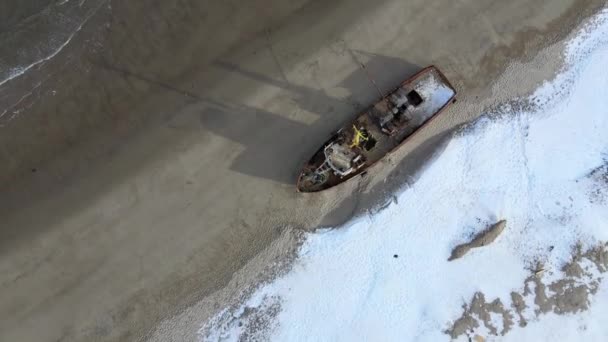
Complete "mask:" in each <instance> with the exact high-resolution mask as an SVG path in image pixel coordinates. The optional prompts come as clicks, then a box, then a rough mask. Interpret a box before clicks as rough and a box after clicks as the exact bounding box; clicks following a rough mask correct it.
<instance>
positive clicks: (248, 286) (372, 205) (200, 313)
mask: <svg viewBox="0 0 608 342" xmlns="http://www.w3.org/2000/svg"><path fill="white" fill-rule="evenodd" d="M600 10H601V9H600ZM596 13H597V12H596ZM594 14H595V13H594ZM594 14H591V15H589V16H586V17H584V18H583V19H581V20H580V21H578V23H577V24H576V25H575V26H574V27H571V28H570V29H569V30H566V31H563V32H562V34H561V35H560V36H559V38H557V40H556V41H554V42H552V43H551V44H548V45H546V46H543V47H542V48H541V49H540V51H538V52H537V53H536V54H533V56H529V55H524V56H521V58H519V59H516V60H514V61H512V63H511V64H509V65H508V66H507V67H506V68H505V71H504V72H503V73H502V74H501V75H500V77H499V78H498V79H497V80H496V81H495V83H494V84H493V85H492V88H499V89H505V88H506V89H509V90H511V89H513V88H514V87H518V92H516V93H515V95H512V94H513V93H512V92H509V93H507V94H503V95H502V96H498V97H493V98H490V99H488V100H486V101H485V102H484V103H483V104H478V103H474V104H473V103H470V102H476V101H475V100H477V99H475V100H472V99H471V98H472V97H473V96H475V95H474V94H467V95H465V96H462V95H461V96H459V101H458V105H460V106H462V105H463V102H464V103H465V104H464V106H466V107H465V108H464V109H463V108H461V109H460V110H459V111H466V110H469V108H470V107H475V108H482V109H481V110H480V111H479V113H480V114H482V113H485V114H484V116H489V118H490V119H491V118H492V117H495V116H502V115H504V114H502V113H503V112H504V110H503V109H501V107H503V106H505V105H507V106H512V105H514V104H516V103H519V102H522V101H521V99H522V98H527V97H529V96H530V95H531V94H532V93H533V92H534V91H535V90H537V89H538V88H539V87H540V86H541V85H542V84H543V83H545V82H551V81H553V80H554V79H555V77H556V76H558V75H559V74H561V73H562V72H564V70H565V69H567V68H568V65H567V64H565V63H564V62H563V60H562V58H563V56H562V52H563V51H564V50H565V46H564V43H565V42H566V41H568V40H570V39H571V38H572V37H573V36H575V34H576V33H577V32H578V31H579V30H581V28H582V27H584V25H585V24H586V23H587V22H588V20H589V19H591V18H592V17H593V15H594ZM556 54H557V55H559V56H560V57H559V58H556V57H555V56H556ZM548 61H550V62H549V63H547V62H548ZM539 69H542V70H543V74H545V75H547V76H546V77H544V78H540V79H539V78H536V79H533V80H530V79H527V75H526V73H527V71H528V70H539ZM522 80H525V81H527V82H526V86H525V87H521V84H522V82H521V81H522ZM459 95H460V94H459ZM461 97H463V98H461ZM463 100H464V101H463ZM469 101H470V102H469ZM524 102H525V101H524ZM524 105H525V104H524ZM530 105H531V106H534V104H530ZM484 108H485V110H484ZM480 118H481V115H480V116H479V117H478V118H477V119H480ZM477 119H474V120H473V121H470V122H466V123H464V124H462V125H459V126H457V127H455V128H454V129H452V130H449V131H448V132H446V133H445V134H444V135H441V136H440V137H436V138H434V139H432V140H431V142H429V145H430V144H432V145H434V147H432V146H429V148H428V149H426V148H425V149H423V152H421V153H420V154H421V155H427V156H426V157H424V158H422V160H420V159H416V158H414V159H415V160H416V161H415V162H412V160H411V159H413V158H412V156H411V152H410V153H398V156H397V157H395V159H397V160H399V161H400V162H399V164H398V165H396V164H394V163H391V162H389V163H388V164H389V165H384V169H385V170H383V172H381V173H379V174H378V175H376V176H374V179H375V180H374V181H372V182H370V183H372V184H371V185H370V184H366V187H365V190H366V191H365V193H364V194H357V199H355V200H353V201H348V200H345V201H344V202H343V203H342V205H341V206H340V207H338V208H336V209H335V210H334V211H332V212H330V213H329V214H328V215H327V216H329V217H325V218H324V219H323V220H322V223H321V224H320V225H318V226H317V227H314V228H311V229H304V230H301V229H294V228H288V229H287V230H285V231H284V232H283V234H282V235H281V237H279V238H278V239H277V240H275V241H273V243H272V244H271V245H270V246H269V247H268V248H266V249H264V251H263V252H262V253H260V254H258V255H257V256H256V257H255V258H253V259H252V260H251V261H250V262H248V263H247V264H246V265H245V266H244V267H243V268H242V269H241V270H239V271H237V272H236V273H235V276H234V278H233V279H232V280H231V281H230V283H229V284H228V285H227V286H226V287H224V288H222V289H220V290H218V291H217V292H215V293H213V294H212V295H210V296H207V297H205V298H203V299H202V300H201V301H200V302H198V303H196V304H194V305H192V306H191V307H188V308H186V309H184V310H183V311H182V312H180V313H179V314H177V315H176V316H174V317H171V318H170V319H167V320H165V321H163V322H162V323H161V324H160V325H159V326H157V328H156V329H155V330H154V331H152V332H151V333H150V334H149V335H148V336H147V337H146V340H148V341H164V340H167V339H168V338H169V339H171V338H177V339H182V338H185V339H188V340H194V335H193V332H194V331H197V332H198V333H199V334H201V335H199V338H200V337H202V336H203V335H202V334H203V333H202V329H203V328H204V325H205V323H206V322H207V323H208V322H210V321H213V320H214V319H219V318H220V316H221V315H220V314H221V313H222V312H234V311H236V310H237V308H239V306H241V305H243V303H245V302H246V301H247V300H248V299H249V298H250V297H251V295H252V294H253V293H254V292H256V291H257V290H259V289H260V288H261V287H264V286H265V285H267V284H270V283H271V282H272V281H273V280H275V279H277V278H279V277H281V276H282V275H285V274H287V273H288V272H289V271H290V270H291V268H292V266H293V265H294V263H295V261H296V259H297V253H298V250H299V247H300V246H301V245H302V243H303V241H304V240H305V239H306V235H307V234H314V233H315V232H317V231H318V230H324V229H348V227H349V226H351V225H353V224H354V223H355V222H357V221H358V220H360V219H363V218H364V217H365V216H366V215H374V214H376V213H378V212H379V211H381V210H383V209H384V208H385V207H386V206H388V205H390V204H391V202H393V201H396V197H397V194H399V193H401V192H403V191H405V190H406V189H407V188H408V187H409V186H410V185H412V184H413V183H414V182H415V181H416V180H415V179H416V178H417V175H419V174H420V173H422V172H424V168H425V166H426V165H429V164H430V163H432V160H433V159H435V158H436V157H437V156H438V155H440V154H441V151H442V149H443V147H445V145H446V144H447V143H448V142H449V140H450V139H451V137H452V136H453V135H454V134H460V132H462V131H464V130H467V129H468V126H475V125H476V124H477ZM429 149H430V150H431V151H432V152H431V153H430V155H429V153H428V152H429ZM399 152H402V151H399ZM385 164H387V163H385ZM411 164H414V170H412V168H411ZM408 166H409V167H408ZM404 170H406V171H404ZM395 186H399V188H398V190H397V192H396V193H395V192H394V187H395ZM349 202H350V203H349ZM345 212H346V213H345ZM327 227H332V228H327ZM602 246H603V244H602ZM598 248H600V247H598ZM593 251H594V250H589V251H585V253H587V254H590V253H592V252H593ZM578 253H581V251H578ZM266 265H273V266H266ZM598 267H599V266H598ZM533 279H535V277H534V276H530V278H528V279H526V284H527V282H530V281H536V282H537V283H538V282H539V280H533ZM541 284H542V283H541ZM526 286H527V285H526ZM543 286H544V285H543ZM547 286H548V285H547ZM526 291H528V290H527V289H526ZM560 296H563V297H567V295H566V294H564V293H561V294H560ZM479 298H484V297H483V293H481V292H480V293H479V295H478V294H476V296H475V298H474V299H473V300H475V301H477V300H479ZM491 305H493V303H486V302H483V305H482V306H481V307H482V309H480V310H491V308H490V306H491ZM573 305H574V304H573ZM581 305H582V306H584V305H583V304H581ZM471 306H474V305H473V304H471ZM501 308H502V307H501ZM518 309H519V310H521V308H518ZM543 309H544V308H543ZM269 310H271V309H269ZM566 312H567V311H566ZM252 314H253V315H255V314H254V313H252ZM266 314H268V313H264V312H261V313H260V315H261V316H260V317H259V318H256V320H258V319H259V320H260V323H261V322H266V323H268V322H270V320H272V319H273V317H274V316H273V314H272V313H270V314H268V315H269V316H265V315H266ZM520 315H521V313H520ZM262 316H265V317H263V318H262ZM469 316H470V312H468V311H466V310H465V311H464V312H463V316H462V318H460V319H459V320H458V321H456V322H454V326H452V327H451V328H450V330H449V331H448V332H449V333H450V334H452V335H453V334H455V331H456V330H457V329H463V328H462V327H461V325H466V324H471V322H470V318H469ZM256 317H257V316H256ZM197 323H198V325H197ZM197 326H198V327H199V328H200V329H201V330H200V331H199V330H198V329H196V327H197ZM469 328H470V327H469ZM507 331H508V330H507ZM459 334H462V333H459ZM452 337H453V338H456V337H457V335H453V336H452Z"/></svg>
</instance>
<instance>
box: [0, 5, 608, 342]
mask: <svg viewBox="0 0 608 342" xmlns="http://www.w3.org/2000/svg"><path fill="white" fill-rule="evenodd" d="M73 1H75V0H73ZM50 2H51V1H48V2H47V4H48V3H50ZM53 3H57V2H54V1H53ZM85 3H86V6H89V7H87V8H90V9H94V13H93V14H92V16H90V17H89V16H88V14H89V13H92V12H86V13H80V12H79V13H78V14H77V16H78V18H79V20H80V19H82V20H84V19H86V22H85V23H84V24H83V25H82V27H81V29H80V31H78V32H77V34H75V35H74V37H73V39H72V40H71V42H70V43H69V44H68V45H67V46H66V47H65V48H64V49H63V50H61V51H60V52H59V53H58V54H57V55H56V56H55V57H53V58H52V59H49V60H48V61H46V62H43V63H40V64H38V65H36V66H35V67H33V68H32V69H31V70H29V71H28V72H27V73H25V74H24V75H23V76H21V77H18V78H15V79H13V80H11V81H10V82H6V83H4V84H3V85H1V86H0V113H3V112H4V111H5V110H6V111H7V113H8V114H7V115H4V116H2V117H0V126H1V127H0V161H1V163H2V165H3V168H1V169H0V189H1V191H2V192H1V194H0V215H1V217H2V229H0V244H1V247H2V248H1V249H0V250H1V252H0V253H1V255H0V256H1V258H0V270H1V271H2V273H1V274H2V278H1V279H0V340H3V341H4V340H7V341H91V340H96V341H117V340H137V339H140V338H142V337H145V336H148V337H155V338H157V339H159V340H163V341H169V340H176V341H177V340H183V339H192V338H193V337H194V334H195V333H196V329H197V328H198V326H199V325H200V324H201V322H203V321H204V320H205V319H207V318H209V317H210V316H211V315H212V314H213V313H214V312H215V310H218V309H220V308H222V307H223V306H224V305H227V304H230V303H231V302H230V300H229V299H230V298H234V297H235V295H237V294H239V293H241V291H242V290H243V289H247V288H251V286H252V285H253V284H255V283H256V282H257V281H260V280H263V279H264V277H266V276H268V275H269V274H270V273H272V272H275V271H276V270H277V268H274V267H271V266H272V264H271V263H272V262H275V261H276V262H287V261H288V260H285V258H284V256H285V255H293V251H294V248H295V247H296V246H297V242H298V240H299V234H300V233H299V231H300V230H302V229H306V230H310V229H313V228H315V227H317V226H319V225H323V224H324V225H334V224H337V223H340V222H343V221H344V220H346V219H348V218H349V217H351V216H352V215H353V214H357V213H361V212H363V211H365V210H368V209H369V208H372V207H374V205H377V204H380V203H382V202H383V201H384V200H385V199H386V196H390V194H391V192H392V189H393V187H394V186H395V185H396V184H403V183H406V182H408V181H411V179H412V178H411V177H414V176H415V174H416V173H417V172H418V171H420V170H421V167H422V165H423V164H424V162H425V161H426V160H428V159H429V158H431V157H432V156H433V155H434V154H436V153H439V152H440V151H441V146H442V142H444V140H445V139H446V138H448V137H449V135H450V134H451V132H453V131H454V130H455V129H457V128H458V127H459V126H460V125H461V124H464V123H467V122H469V121H470V120H472V119H474V118H475V117H476V116H477V115H479V114H480V113H481V112H482V111H483V109H484V108H488V107H491V106H493V105H495V104H497V103H499V102H501V101H504V100H505V99H508V98H511V97H513V96H517V95H524V94H526V93H528V92H529V91H530V90H531V89H533V88H534V86H536V85H537V84H538V83H539V82H542V81H543V80H545V79H547V78H550V77H551V76H552V75H553V74H554V73H555V71H556V70H557V69H558V68H559V67H560V62H561V61H560V59H559V57H558V56H559V48H555V49H554V50H551V49H549V50H546V51H548V52H545V54H542V55H539V56H540V57H538V56H537V52H538V51H540V49H541V48H544V47H547V46H549V45H550V44H552V43H554V42H556V41H558V40H559V39H560V38H562V37H564V36H565V35H566V34H567V33H568V32H569V31H570V30H571V29H572V28H573V27H575V25H576V24H577V23H579V22H580V21H581V20H582V19H583V18H584V17H586V16H588V15H590V14H591V13H593V12H594V11H595V10H597V8H599V6H600V5H602V3H603V1H596V0H587V1H582V0H568V1H560V2H559V3H558V2H554V1H548V0H547V1H535V2H530V1H524V0H516V1H511V2H505V1H498V0H496V1H489V2H488V1H486V2H483V3H482V2H478V3H474V2H472V1H458V2H454V3H452V4H451V5H450V6H449V7H444V6H442V5H441V4H440V2H433V1H430V2H429V1H422V0H416V1H408V2H403V1H397V0H383V1H378V2H370V1H359V0H353V1H335V2H331V4H328V3H326V2H323V1H311V2H307V1H305V0H300V1H298V0H292V1H278V0H267V1H254V2H249V3H243V2H240V1H239V2H236V1H213V2H207V3H203V2H200V1H189V0H184V1H177V0H175V1H173V0H169V1H139V2H124V1H123V2H119V1H111V2H109V1H105V2H104V1H100V0H98V1H95V0H88V1H86V2H85ZM32 4H33V5H32V6H31V7H30V8H27V9H23V10H11V9H10V8H9V10H7V11H0V12H2V13H19V16H22V17H26V16H27V15H31V14H32V13H35V12H36V10H39V8H41V6H42V5H41V4H43V2H41V1H37V2H32ZM67 5H69V3H68V4H67ZM3 6H23V5H22V2H17V1H14V5H3ZM95 6H98V7H95ZM36 20H43V19H40V17H37V16H33V17H30V18H29V19H27V20H25V19H24V20H23V21H22V23H23V25H29V24H31V23H36V25H38V24H39V23H37V22H36ZM6 25H8V26H9V27H8V28H4V27H3V30H5V31H3V34H2V35H0V39H2V42H3V43H4V44H0V46H2V50H1V51H2V54H3V57H4V56H9V55H10V54H11V53H12V54H15V53H17V51H30V50H31V45H28V44H38V43H39V42H38V41H37V39H41V38H40V37H38V36H32V37H31V39H21V40H18V41H15V40H10V37H12V35H11V34H16V33H15V32H17V31H19V30H20V29H21V27H18V26H16V25H17V24H11V22H10V21H7V22H6ZM11 25H12V26H11ZM32 25H33V24H32ZM76 27H80V26H79V25H76ZM6 32H8V33H6ZM19 32H21V31H19ZM32 32H34V33H31V34H32V35H35V34H36V33H35V32H37V31H36V30H33V31H32ZM26 36H27V35H26ZM7 37H8V38H7ZM6 42H10V44H7V43H6ZM11 44H12V45H11ZM535 56H537V57H536V58H534V57H535ZM9 57H11V58H8V57H7V58H5V60H6V61H8V62H7V63H9V62H11V61H12V62H13V63H17V62H18V61H19V58H14V57H15V56H13V55H10V56H9ZM355 60H361V61H363V62H365V63H366V64H367V66H368V69H369V71H370V72H371V73H372V74H373V75H374V77H375V80H376V82H377V83H378V85H379V86H380V87H381V88H382V89H388V88H390V87H392V86H394V85H396V84H397V83H398V82H399V81H401V80H402V79H404V78H406V77H407V76H408V75H411V74H412V73H413V72H415V71H417V70H418V69H419V68H420V67H423V66H426V65H428V64H436V65H438V66H440V67H441V69H442V70H443V71H444V72H445V73H446V75H447V76H448V77H449V78H450V80H451V81H453V83H454V84H455V86H456V87H457V89H458V90H459V91H460V95H459V102H458V106H456V107H455V108H454V109H453V110H450V111H448V112H446V113H445V115H444V116H442V117H441V118H439V119H438V120H436V121H435V122H434V123H433V125H432V126H429V127H427V128H425V129H424V130H423V131H422V132H421V133H420V134H419V135H418V136H417V137H416V139H414V140H413V141H412V142H411V144H408V145H407V146H406V147H405V148H404V149H402V150H400V151H399V153H397V154H395V155H394V156H393V157H392V158H391V159H388V160H386V162H385V163H382V164H381V165H378V167H377V170H376V173H377V174H376V175H375V176H374V177H369V179H368V180H367V181H366V182H365V183H356V182H353V183H352V184H349V185H347V186H344V187H340V188H337V189H335V190H331V191H328V192H326V193H323V194H316V195H302V194H297V193H295V191H294V187H293V183H294V180H295V176H296V174H297V172H298V168H299V166H300V165H301V163H302V162H303V160H305V159H306V158H307V157H308V156H310V154H311V153H312V152H313V151H314V150H315V149H316V148H317V147H318V146H319V144H321V143H322V142H323V141H324V140H325V139H326V138H327V137H328V135H329V134H330V133H331V132H332V131H333V130H335V129H336V128H338V127H339V126H340V125H341V124H342V123H343V122H345V121H346V120H347V119H348V118H350V117H352V116H353V115H354V114H355V113H356V112H357V111H358V110H359V109H361V108H363V107H364V106H366V105H368V104H370V103H371V102H373V100H374V99H375V96H376V93H375V91H374V89H373V87H372V85H371V84H370V83H369V82H368V81H367V79H366V76H365V73H363V72H361V71H360V69H359V67H358V65H357V63H356V62H355ZM512 62H515V64H510V63H512ZM518 63H532V64H533V65H535V66H537V67H534V68H527V69H525V70H526V72H525V73H524V72H522V71H521V70H523V69H521V68H518V67H517V65H518ZM509 65H515V67H513V66H509ZM505 71H506V74H508V75H509V77H508V78H507V79H509V80H510V81H509V82H505V83H501V87H498V88H497V87H493V86H492V85H493V84H495V81H496V78H497V77H498V75H500V74H502V73H503V72H505ZM530 71H532V72H530ZM405 156H407V158H405ZM386 177H388V181H386V182H384V179H387V178H386ZM285 265H287V264H285ZM278 269H279V270H281V269H284V267H283V268H282V267H280V265H279V267H278ZM237 270H240V271H239V272H237ZM265 270H266V271H265ZM269 272H270V273H269ZM176 314H177V315H178V316H177V317H176V319H170V318H171V317H172V316H174V315H176ZM164 319H168V320H164ZM161 322H163V323H162V324H161V325H160V326H158V329H157V330H155V327H156V326H157V325H158V324H159V323H161Z"/></svg>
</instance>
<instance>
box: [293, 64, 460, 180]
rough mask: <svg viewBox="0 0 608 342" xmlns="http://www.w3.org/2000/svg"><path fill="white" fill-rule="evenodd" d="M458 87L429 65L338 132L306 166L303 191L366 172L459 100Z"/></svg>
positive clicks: (301, 175)
mask: <svg viewBox="0 0 608 342" xmlns="http://www.w3.org/2000/svg"><path fill="white" fill-rule="evenodd" d="M455 96H456V90H455V89H454V87H453V86H452V85H451V84H450V82H449V81H448V80H447V78H446V77H445V76H444V75H443V73H441V71H439V69H437V68H436V67H435V66H429V67H427V68H424V69H423V70H421V71H420V72H418V73H417V74H416V75H414V76H412V77H411V78H409V79H408V80H406V81H404V82H403V83H401V85H399V86H398V87H397V88H395V89H394V90H392V91H391V92H389V93H388V94H387V95H385V96H382V97H381V99H380V101H378V102H377V103H375V104H374V105H373V106H372V107H371V108H369V109H368V110H367V111H365V112H364V113H363V114H361V115H359V116H358V117H357V118H356V119H355V120H354V121H353V122H351V123H349V124H347V125H346V126H345V127H343V128H341V129H340V130H338V131H337V132H336V133H335V134H334V135H333V136H332V137H331V138H330V139H329V140H328V141H327V142H325V144H323V146H322V147H321V148H320V149H319V150H318V151H317V152H316V153H315V154H314V155H313V156H312V158H311V159H310V160H309V161H308V162H307V163H306V164H305V165H304V167H303V169H302V171H301V173H300V175H299V177H298V181H297V190H298V191H300V192H317V191H322V190H326V189H329V188H331V187H334V186H336V185H338V184H341V183H344V182H345V181H347V180H349V179H352V178H354V177H355V176H357V175H365V174H366V170H367V169H368V168H369V167H370V166H372V165H374V164H375V163H376V162H378V161H379V160H380V159H382V158H383V157H385V156H386V155H387V154H389V153H391V152H392V151H394V150H396V149H397V148H399V147H400V146H402V145H403V144H404V143H405V142H407V140H408V138H410V137H412V136H413V135H414V134H415V133H416V131H418V130H419V129H420V128H421V127H423V126H424V125H426V124H428V123H429V122H430V121H431V120H432V119H433V118H434V117H437V115H438V114H439V113H441V112H442V111H443V110H444V109H445V108H447V107H448V106H449V105H450V104H451V103H453V102H456V99H455Z"/></svg>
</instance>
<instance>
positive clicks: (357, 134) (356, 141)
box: [350, 125, 369, 148]
mask: <svg viewBox="0 0 608 342" xmlns="http://www.w3.org/2000/svg"><path fill="white" fill-rule="evenodd" d="M353 129H354V130H355V136H354V137H353V142H352V143H351V144H350V147H351V148H353V147H355V146H357V147H358V146H359V144H360V143H361V141H367V139H369V138H368V137H366V136H365V134H363V132H361V131H360V130H358V129H357V127H356V126H355V125H353Z"/></svg>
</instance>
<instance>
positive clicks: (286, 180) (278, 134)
mask: <svg viewBox="0 0 608 342" xmlns="http://www.w3.org/2000/svg"><path fill="white" fill-rule="evenodd" d="M349 52H350V53H351V56H352V57H353V62H356V63H358V59H357V56H363V57H365V58H366V60H367V62H366V63H365V67H366V69H367V70H368V72H369V74H370V75H372V77H374V79H375V82H376V84H377V85H378V87H379V88H380V89H381V91H383V92H386V91H388V90H390V89H392V88H393V87H395V86H397V85H398V84H399V83H400V82H402V81H403V80H405V79H407V78H408V77H410V76H412V75H413V74H415V73H416V72H417V71H419V70H420V69H421V67H420V66H417V65H414V64H411V63H408V62H405V61H403V60H401V59H399V58H394V57H387V56H381V55H377V54H370V53H366V52H361V51H349ZM214 66H216V67H217V68H220V69H221V70H222V71H225V72H229V73H236V74H238V75H239V76H241V77H244V78H247V79H248V80H249V81H251V80H253V81H255V82H260V83H262V84H265V85H271V86H274V87H278V88H281V89H283V90H285V91H286V92H288V94H289V97H290V100H291V102H293V103H294V109H293V112H296V113H297V112H298V110H300V111H305V112H308V113H314V114H316V115H318V118H317V119H316V120H315V121H314V122H312V123H311V124H305V123H303V122H302V121H298V120H294V119H292V118H289V117H287V116H286V115H283V114H275V113H271V112H269V111H266V110H264V109H260V108H252V107H251V106H248V105H245V104H243V103H227V102H223V101H214V100H207V101H205V108H204V109H203V110H202V113H201V114H200V122H201V125H202V126H203V128H204V129H207V130H209V131H211V132H213V133H215V134H218V135H221V136H224V137H226V138H228V139H230V140H232V141H235V142H237V143H239V144H241V145H242V146H244V147H245V150H244V151H242V152H241V153H240V154H239V155H238V156H237V157H236V158H235V159H234V160H233V162H232V164H231V166H230V169H231V170H233V171H236V172H239V173H243V174H247V175H251V176H255V177H261V178H266V179H271V180H274V181H276V182H280V183H283V184H289V185H293V184H295V180H296V178H297V174H298V172H299V171H300V167H301V166H302V165H303V163H304V162H305V161H306V160H308V159H309V158H310V157H311V156H312V154H313V153H314V152H315V151H316V149H318V148H319V146H320V145H321V144H322V143H323V142H324V141H325V140H327V138H328V137H329V136H330V135H331V134H332V133H333V132H334V131H336V130H337V129H338V128H340V127H341V126H342V125H343V124H344V123H345V122H348V121H350V120H352V119H353V118H354V117H356V115H358V114H359V113H360V112H361V111H362V110H364V109H365V108H367V107H368V106H370V105H372V104H373V103H374V102H375V101H377V100H378V98H379V94H378V91H376V89H374V86H373V84H372V83H371V82H370V81H369V79H368V76H367V75H366V72H365V71H364V70H362V69H361V68H359V69H357V71H355V72H353V73H352V74H350V75H349V76H348V77H347V78H345V79H344V80H343V81H342V82H340V83H339V84H338V85H337V87H341V88H344V89H345V90H346V91H347V92H348V95H347V96H346V97H345V98H336V97H333V96H330V95H328V94H327V92H326V91H325V90H323V89H315V88H310V87H306V86H301V85H296V84H293V83H290V82H288V81H287V80H284V79H283V80H277V79H276V78H273V77H270V76H267V75H265V74H264V73H262V72H259V71H256V70H251V69H246V68H245V67H242V66H239V65H236V64H231V63H228V62H216V63H215V64H214Z"/></svg>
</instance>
